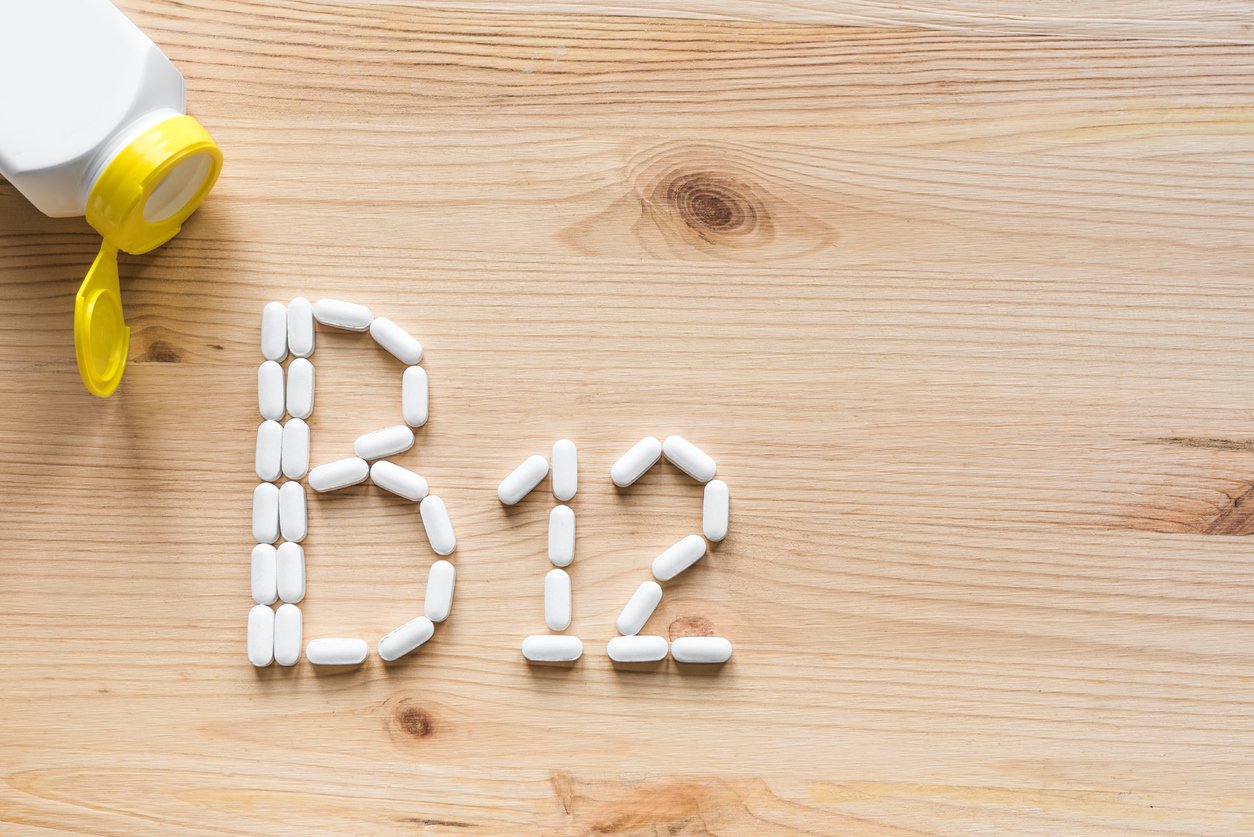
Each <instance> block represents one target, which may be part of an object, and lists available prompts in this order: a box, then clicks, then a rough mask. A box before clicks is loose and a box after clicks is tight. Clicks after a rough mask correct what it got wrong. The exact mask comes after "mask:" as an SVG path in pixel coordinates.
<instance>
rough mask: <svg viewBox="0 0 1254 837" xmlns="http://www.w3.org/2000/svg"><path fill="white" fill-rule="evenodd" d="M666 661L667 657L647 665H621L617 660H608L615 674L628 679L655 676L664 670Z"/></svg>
mask: <svg viewBox="0 0 1254 837" xmlns="http://www.w3.org/2000/svg"><path fill="white" fill-rule="evenodd" d="M668 660H669V658H668V657H663V658H662V659H660V660H652V661H650V662H647V663H621V662H618V661H617V660H610V666H611V668H612V669H613V671H614V673H615V674H617V675H620V676H624V677H626V678H628V679H630V678H631V675H634V674H656V673H657V672H659V671H661V670H663V669H665V668H666V664H667V661H668Z"/></svg>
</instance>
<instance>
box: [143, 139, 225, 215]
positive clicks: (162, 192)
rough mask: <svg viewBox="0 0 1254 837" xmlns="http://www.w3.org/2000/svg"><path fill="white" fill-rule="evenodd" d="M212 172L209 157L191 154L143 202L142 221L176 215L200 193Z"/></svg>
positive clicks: (211, 160)
mask: <svg viewBox="0 0 1254 837" xmlns="http://www.w3.org/2000/svg"><path fill="white" fill-rule="evenodd" d="M212 171H213V158H212V157H210V156H209V155H208V154H194V155H192V156H191V157H188V158H187V159H186V160H183V161H182V162H181V163H179V164H178V165H177V166H175V167H174V168H172V169H170V171H169V172H168V173H167V174H166V176H165V177H164V178H162V180H161V182H160V183H158V184H157V185H156V186H155V187H154V188H153V190H152V192H151V193H150V194H149V195H148V200H147V201H145V202H144V220H145V221H147V222H148V223H150V224H155V223H158V222H160V221H164V220H166V219H167V218H171V217H173V216H174V215H177V214H178V213H179V212H180V211H181V210H182V209H183V208H184V207H186V206H187V204H188V202H190V201H191V200H192V198H194V197H196V195H197V194H198V193H199V192H200V190H201V187H202V186H204V185H205V181H206V180H207V179H208V178H209V176H210V173H211V172H212Z"/></svg>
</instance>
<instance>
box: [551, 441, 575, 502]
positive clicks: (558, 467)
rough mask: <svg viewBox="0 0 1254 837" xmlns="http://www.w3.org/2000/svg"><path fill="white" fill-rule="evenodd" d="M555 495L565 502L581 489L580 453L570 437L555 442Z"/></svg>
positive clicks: (553, 480) (553, 482)
mask: <svg viewBox="0 0 1254 837" xmlns="http://www.w3.org/2000/svg"><path fill="white" fill-rule="evenodd" d="M552 461H553V479H552V484H553V496H554V497H556V498H557V499H559V500H561V501H562V502H563V503H565V502H566V501H568V500H570V499H571V498H572V497H574V496H575V492H576V491H578V490H579V454H578V451H576V449H575V443H574V442H572V441H571V440H570V439H558V440H557V441H556V442H554V443H553V458H552Z"/></svg>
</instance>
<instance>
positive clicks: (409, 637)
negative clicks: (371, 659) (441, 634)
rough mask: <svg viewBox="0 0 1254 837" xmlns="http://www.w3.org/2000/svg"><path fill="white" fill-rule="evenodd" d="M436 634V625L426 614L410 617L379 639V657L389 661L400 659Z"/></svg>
mask: <svg viewBox="0 0 1254 837" xmlns="http://www.w3.org/2000/svg"><path fill="white" fill-rule="evenodd" d="M434 635H435V625H433V624H431V620H430V619H428V618H427V617H425V616H419V617H418V618H417V619H410V620H409V621H408V622H406V623H405V624H404V625H401V626H400V627H399V628H397V629H396V630H394V631H392V632H391V633H389V634H388V635H387V636H385V637H384V638H383V639H381V640H379V645H378V651H379V659H381V660H383V661H384V662H388V663H390V662H392V661H393V660H399V659H400V658H401V657H404V656H405V655H406V654H408V653H409V652H410V651H413V650H414V649H415V648H417V647H418V646H420V645H422V644H423V643H425V642H426V641H427V640H429V639H431V637H432V636H434Z"/></svg>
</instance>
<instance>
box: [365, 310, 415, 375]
mask: <svg viewBox="0 0 1254 837" xmlns="http://www.w3.org/2000/svg"><path fill="white" fill-rule="evenodd" d="M370 336H371V337H373V338H374V342H376V343H378V344H379V345H380V346H382V347H383V348H385V349H387V350H388V351H389V352H390V353H391V354H392V356H393V357H395V358H396V359H397V360H399V361H400V362H401V363H405V364H408V365H410V366H413V365H414V364H415V363H417V362H418V361H420V360H422V344H421V343H419V342H418V341H417V340H416V339H415V338H414V336H413V335H412V334H410V333H409V332H408V331H406V330H405V329H403V328H401V327H400V326H398V325H397V324H396V323H394V322H392V321H391V320H389V319H388V318H387V317H375V318H374V319H373V320H371V321H370Z"/></svg>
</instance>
